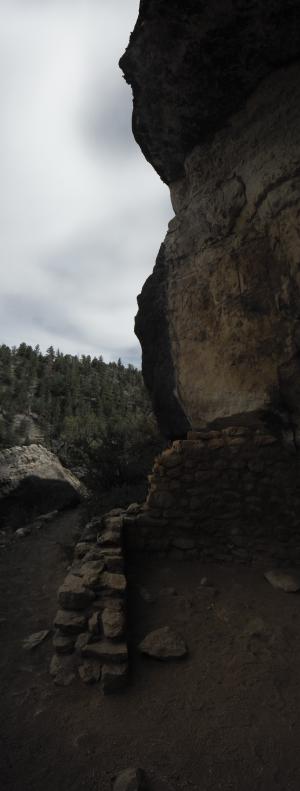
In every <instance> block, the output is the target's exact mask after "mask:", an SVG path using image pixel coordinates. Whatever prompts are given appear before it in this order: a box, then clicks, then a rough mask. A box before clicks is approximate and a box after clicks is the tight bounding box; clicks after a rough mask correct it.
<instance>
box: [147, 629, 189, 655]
mask: <svg viewBox="0 0 300 791" xmlns="http://www.w3.org/2000/svg"><path fill="white" fill-rule="evenodd" d="M139 649H140V652H141V653H142V654H147V655H148V656H151V657H153V658H154V659H161V660H164V661H166V660H168V659H181V658H182V657H185V656H186V654H187V647H186V644H185V642H184V640H183V638H182V637H180V635H178V634H176V632H174V631H173V629H171V628H170V627H169V626H164V627H163V628H162V629H156V630H155V631H154V632H150V633H149V634H148V635H147V637H145V639H144V640H143V641H142V642H141V643H140V646H139Z"/></svg>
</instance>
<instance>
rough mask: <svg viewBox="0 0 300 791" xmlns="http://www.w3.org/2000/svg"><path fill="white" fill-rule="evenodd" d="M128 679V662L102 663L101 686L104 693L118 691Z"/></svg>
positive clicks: (108, 693)
mask: <svg viewBox="0 0 300 791" xmlns="http://www.w3.org/2000/svg"><path fill="white" fill-rule="evenodd" d="M127 681H128V664H127V662H122V663H121V664H118V665H117V664H104V665H103V666H102V677H101V686H102V690H103V692H104V694H105V695H110V694H112V693H114V692H119V691H120V690H121V689H123V688H124V687H125V686H126V684H127Z"/></svg>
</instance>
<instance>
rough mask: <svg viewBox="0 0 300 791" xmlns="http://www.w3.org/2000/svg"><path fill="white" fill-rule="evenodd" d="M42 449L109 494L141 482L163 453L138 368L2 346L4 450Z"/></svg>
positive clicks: (0, 435) (0, 439)
mask: <svg viewBox="0 0 300 791" xmlns="http://www.w3.org/2000/svg"><path fill="white" fill-rule="evenodd" d="M33 441H34V442H36V441H40V442H42V444H44V445H46V446H47V447H49V448H51V449H52V450H54V452H56V453H57V454H58V455H59V457H60V458H61V460H62V461H63V463H64V464H66V465H67V466H69V467H71V468H73V469H74V468H75V469H76V471H77V472H79V474H81V475H82V476H83V477H85V478H88V479H89V481H88V482H89V484H90V485H93V484H94V485H98V484H99V482H100V483H101V484H102V485H103V486H104V487H105V488H109V487H110V486H113V485H115V484H117V483H121V482H122V481H123V480H128V479H129V480H134V479H136V480H137V479H139V478H140V476H142V475H145V474H146V472H147V471H149V466H150V465H151V459H152V457H153V455H155V453H156V452H157V450H158V449H159V448H160V447H161V438H160V436H159V434H158V431H157V427H156V422H155V419H154V418H153V415H152V411H151V406H150V403H149V399H148V396H147V393H146V391H145V388H144V384H143V380H142V375H141V373H140V371H139V370H137V369H136V368H134V367H133V366H132V365H128V366H126V367H125V366H124V365H122V362H121V360H119V361H118V362H117V363H114V362H113V363H108V364H107V363H105V362H104V361H103V359H102V357H101V356H100V357H98V358H95V357H94V358H93V359H92V358H91V357H90V356H81V357H80V358H79V357H77V356H71V355H69V354H62V353H61V352H60V351H56V352H55V351H54V349H53V348H52V347H50V348H49V349H48V350H47V352H46V354H42V352H41V351H40V349H39V347H38V346H36V347H35V348H34V349H33V348H32V347H31V346H27V345H26V344H25V343H22V344H21V345H20V346H19V347H18V348H15V347H14V348H12V349H10V348H9V347H8V346H5V345H2V346H0V447H1V448H4V447H10V446H11V445H15V444H23V443H30V442H33Z"/></svg>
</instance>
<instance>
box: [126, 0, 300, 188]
mask: <svg viewBox="0 0 300 791" xmlns="http://www.w3.org/2000/svg"><path fill="white" fill-rule="evenodd" d="M299 53H300V2H299V0H270V1H269V2H265V0H251V2H249V0H211V2H201V1H200V0H199V1H198V2H195V0H186V2H184V3H182V2H181V1H180V0H168V3H166V2H165V0H143V1H142V2H141V3H140V13H139V18H138V21H137V23H136V26H135V29H134V31H133V33H132V35H131V39H130V43H129V46H128V48H127V50H126V52H125V53H124V55H123V56H122V58H121V60H120V66H121V69H122V70H123V72H124V75H125V79H126V81H127V82H128V83H129V84H131V86H132V89H133V97H134V109H133V132H134V135H135V138H136V140H137V142H138V144H139V145H140V147H141V149H142V151H143V153H144V155H145V157H146V159H147V160H148V161H149V162H151V164H152V165H153V167H154V168H155V169H156V170H157V172H158V173H159V175H160V176H161V178H162V179H163V181H165V182H166V183H168V184H170V183H171V182H173V181H176V180H177V179H178V178H181V177H182V175H183V173H184V162H185V158H186V156H187V154H188V153H189V152H190V151H192V149H193V148H194V146H195V145H199V143H200V142H201V141H205V140H208V139H210V138H211V137H212V136H213V135H214V133H215V132H216V131H217V130H218V129H220V128H221V127H222V126H223V125H224V124H225V123H226V120H227V119H228V118H229V117H230V115H232V113H235V112H236V111H237V110H239V108H240V107H241V106H242V105H243V103H244V101H245V99H246V98H247V97H248V96H249V95H250V94H251V93H252V92H253V90H254V89H255V88H256V86H257V85H258V84H259V82H260V81H261V80H262V79H263V78H264V77H266V76H267V75H268V74H270V73H271V72H272V71H273V70H274V69H277V68H279V67H280V66H282V65H284V64H287V63H289V62H292V61H293V60H295V59H297V58H298V57H299Z"/></svg>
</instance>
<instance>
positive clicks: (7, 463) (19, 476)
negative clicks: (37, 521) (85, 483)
mask: <svg viewBox="0 0 300 791" xmlns="http://www.w3.org/2000/svg"><path fill="white" fill-rule="evenodd" d="M84 494H85V490H84V487H82V485H81V484H80V482H79V481H78V479H77V478H76V477H75V475H73V474H72V473H71V472H70V471H69V470H67V469H66V468H65V467H63V466H62V464H61V463H60V461H59V459H58V458H57V456H55V455H54V453H51V452H50V451H49V450H47V449H46V448H44V447H43V446H42V445H26V446H22V447H13V448H8V449H7V450H3V451H1V453H0V504H1V510H2V505H3V508H4V510H5V506H6V503H7V501H9V502H10V503H11V502H12V501H13V502H15V503H18V504H19V506H20V507H21V508H24V511H25V510H26V509H27V508H28V509H29V510H34V511H36V512H37V513H39V512H40V513H43V512H44V511H49V510H50V508H54V507H55V508H64V507H66V506H68V505H75V504H76V503H79V502H80V500H81V497H82V496H83V495H84Z"/></svg>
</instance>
